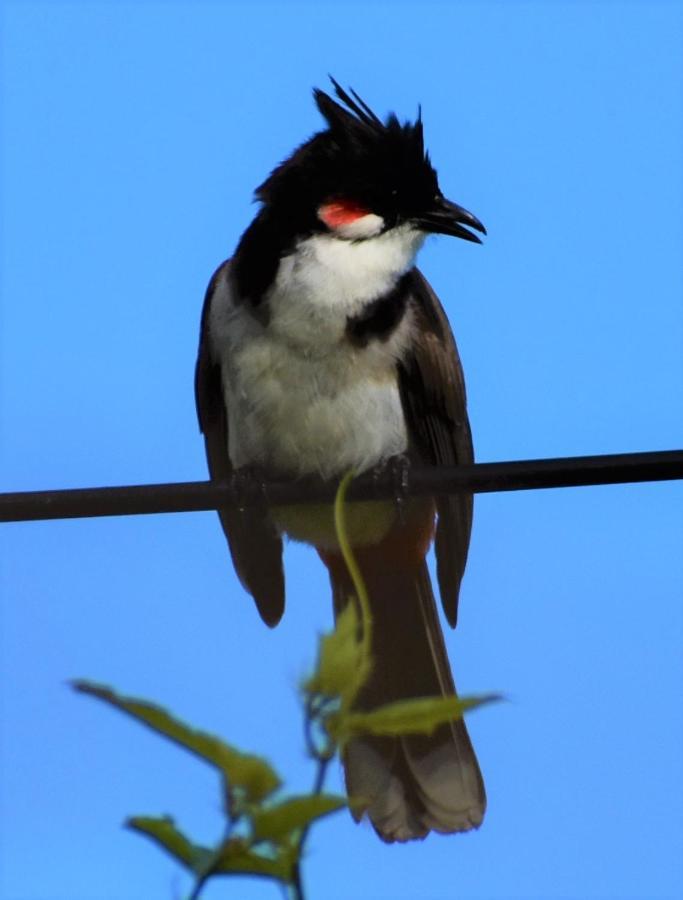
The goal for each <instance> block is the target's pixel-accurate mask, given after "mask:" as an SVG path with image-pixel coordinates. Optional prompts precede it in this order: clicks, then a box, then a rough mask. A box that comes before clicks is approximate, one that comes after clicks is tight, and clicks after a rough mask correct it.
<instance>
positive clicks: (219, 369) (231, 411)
mask: <svg viewBox="0 0 683 900" xmlns="http://www.w3.org/2000/svg"><path fill="white" fill-rule="evenodd" d="M332 83H333V85H334V89H335V93H336V97H337V100H338V101H339V102H337V100H333V99H332V98H331V97H330V96H329V95H327V94H325V93H323V92H322V91H320V90H315V91H314V97H315V102H316V104H317V106H318V109H319V110H320V112H321V113H322V115H323V117H324V119H325V121H326V124H327V127H326V129H325V130H323V131H320V132H318V133H317V134H314V135H313V137H311V138H310V139H309V140H308V141H306V143H304V144H302V146H300V147H299V148H298V149H297V150H295V152H294V153H293V154H292V155H291V156H290V157H289V158H288V159H287V160H285V161H284V162H283V163H281V164H280V165H279V166H277V168H275V169H274V171H273V172H272V173H271V175H270V176H269V177H268V178H267V179H266V181H264V182H263V184H262V185H261V186H260V187H259V188H258V189H257V191H256V198H257V200H258V201H260V204H261V207H260V209H259V211H258V213H257V215H256V217H255V219H254V220H253V222H252V223H251V225H250V226H249V227H248V228H247V230H246V231H245V232H244V234H243V235H242V238H241V239H240V241H239V244H238V246H237V249H236V251H235V254H234V256H233V257H232V258H231V259H230V260H228V261H227V262H225V263H223V264H222V265H221V266H220V267H219V269H218V270H217V271H216V273H215V274H214V276H213V278H212V279H211V282H210V284H209V287H208V290H207V294H206V300H205V303H204V311H203V314H202V327H201V340H200V347H199V359H198V361H197V370H196V396H197V408H198V414H199V422H200V427H201V430H202V432H203V433H204V438H205V441H206V453H207V457H208V464H209V470H210V473H211V477H212V478H213V479H225V478H228V477H230V475H231V473H232V472H233V471H235V470H239V469H241V468H243V467H246V468H248V469H251V470H253V469H256V470H258V471H259V472H262V473H264V474H265V475H266V476H269V477H273V478H279V479H282V478H292V479H295V478H297V477H299V476H305V475H312V474H315V475H319V476H322V477H324V478H326V479H338V478H339V477H340V476H342V475H344V474H345V473H346V472H347V471H348V470H349V469H353V470H355V471H356V472H363V471H365V470H367V469H369V468H371V467H374V466H376V465H381V464H386V463H388V462H389V461H391V460H393V459H394V458H397V457H403V458H407V460H409V461H412V462H413V463H414V464H422V465H455V464H458V463H470V462H472V459H473V451H472V440H471V435H470V427H469V422H468V419H467V412H466V407H465V386H464V381H463V374H462V368H461V365H460V359H459V357H458V352H457V349H456V346H455V341H454V339H453V335H452V334H451V330H450V327H449V325H448V321H447V319H446V315H445V313H444V311H443V309H442V306H441V304H440V302H439V299H438V298H437V296H436V295H435V294H434V292H433V291H432V289H431V287H430V286H429V284H428V283H427V281H426V280H425V279H424V277H423V276H422V275H421V274H420V272H419V271H418V270H417V269H416V268H414V261H415V256H416V254H417V252H418V250H419V249H420V247H421V245H422V243H423V241H424V239H425V237H426V236H427V235H428V234H433V233H437V234H450V235H454V236H456V237H460V238H464V239H465V240H468V241H475V242H477V243H479V242H480V241H479V238H478V237H477V236H476V235H474V234H473V233H472V232H471V231H469V230H468V228H466V227H465V226H469V227H470V228H473V229H475V230H476V231H479V232H482V233H484V234H485V233H486V232H485V229H484V227H483V225H482V224H481V222H479V220H478V219H477V218H475V216H473V215H472V214H471V213H469V212H467V210H465V209H463V208H462V207H460V206H458V205H456V204H455V203H451V202H449V201H448V200H446V199H445V198H444V196H443V194H442V193H441V190H440V189H439V184H438V181H437V175H436V172H435V170H434V168H433V167H432V165H431V163H430V160H429V155H428V154H427V153H425V150H424V144H423V133H422V122H421V117H420V116H418V119H417V121H416V122H415V123H405V124H403V123H400V122H399V121H398V119H397V118H396V116H395V115H393V114H392V115H390V116H389V117H388V118H387V119H386V121H385V122H382V121H381V120H380V119H379V118H378V117H377V116H376V115H375V114H374V113H373V112H372V110H371V109H370V108H369V107H368V106H367V104H366V103H365V102H364V101H363V100H361V99H360V97H359V96H358V95H357V94H356V93H355V92H354V91H351V92H350V93H347V92H346V91H344V90H343V89H342V88H341V87H340V86H339V85H338V84H337V82H336V81H334V79H332ZM400 506H401V507H402V508H397V506H396V504H392V503H388V502H387V503H378V502H372V503H354V504H351V507H350V510H349V522H350V526H349V527H350V530H351V539H352V542H353V546H354V552H355V555H356V557H357V560H358V562H359V565H360V569H361V572H362V575H363V578H364V580H365V583H366V586H367V588H368V593H369V597H370V605H371V614H372V622H373V629H372V648H371V656H372V660H373V665H372V670H371V673H370V676H369V680H368V682H367V684H366V685H365V686H364V688H363V689H362V690H361V693H360V695H359V697H358V699H357V700H356V705H357V707H358V708H360V709H373V708H375V707H378V706H380V705H383V704H385V703H389V702H392V701H396V700H401V699H407V698H411V697H423V696H441V695H450V694H454V693H455V686H454V683H453V677H452V675H451V669H450V665H449V662H448V657H447V654H446V647H445V643H444V639H443V635H442V632H441V627H440V625H439V619H438V613H437V610H436V605H435V602H434V596H433V593H432V588H431V584H430V579H429V574H428V571H427V563H426V561H425V557H426V554H427V551H428V548H429V546H430V544H431V542H432V539H433V538H435V544H436V558H437V574H438V581H439V589H440V593H441V600H442V605H443V609H444V612H445V614H446V618H447V619H448V621H449V623H450V624H451V625H452V626H455V623H456V615H457V605H458V593H459V589H460V581H461V579H462V575H463V572H464V568H465V561H466V557H467V550H468V545H469V539H470V530H471V524H472V498H471V496H470V495H463V494H459V495H456V496H441V497H436V498H433V499H427V500H422V499H421V500H411V501H407V502H406V501H404V502H403V504H401V505H400ZM219 515H220V519H221V523H222V526H223V530H224V531H225V535H226V537H227V540H228V544H229V546H230V551H231V554H232V559H233V563H234V566H235V569H236V570H237V573H238V575H239V577H240V580H241V582H242V584H243V585H244V587H245V588H246V590H247V591H249V593H250V594H251V595H252V596H253V598H254V600H255V601H256V605H257V607H258V610H259V613H260V614H261V617H262V618H263V620H264V621H265V622H266V623H267V624H268V625H270V626H273V625H276V624H277V622H278V621H279V619H280V617H281V616H282V613H283V611H284V574H283V568H282V536H283V535H286V536H288V537H290V538H293V539H295V540H302V541H305V542H307V543H310V544H312V545H313V546H314V547H315V548H316V550H317V552H318V554H319V556H320V557H321V559H322V560H323V562H324V563H325V565H326V566H327V569H328V571H329V575H330V580H331V583H332V591H333V597H334V606H335V613H336V614H339V611H340V609H341V608H343V606H344V605H345V604H346V603H347V602H348V601H349V598H350V597H351V596H352V594H353V587H352V584H351V581H350V578H349V575H348V572H347V570H346V566H345V564H344V562H343V560H342V557H341V554H340V551H339V547H338V545H337V542H336V538H335V534H334V529H333V527H332V524H331V522H332V519H331V513H330V510H329V509H328V508H327V507H324V508H322V509H321V508H310V507H299V508H296V509H294V508H288V509H279V510H270V511H268V510H266V509H259V508H252V507H249V508H246V509H244V510H239V509H225V510H221V511H220V512H219ZM344 767H345V770H346V784H347V789H348V791H349V794H350V795H352V796H357V797H360V798H362V800H363V802H364V803H365V804H366V806H367V808H366V812H367V815H368V817H369V818H370V821H371V822H372V824H373V826H374V827H375V829H376V831H377V833H378V834H379V835H380V837H381V838H382V839H383V840H385V841H407V840H411V839H415V838H423V837H424V836H425V835H426V834H427V833H428V832H429V831H430V830H434V831H438V832H442V833H451V832H457V831H467V830H469V829H471V828H476V827H477V826H478V825H479V824H480V823H481V821H482V818H483V815H484V809H485V806H486V798H485V793H484V785H483V781H482V777H481V773H480V771H479V766H478V764H477V760H476V757H475V755H474V751H473V749H472V745H471V743H470V739H469V736H468V734H467V731H466V729H465V725H464V723H463V722H462V721H456V722H453V723H452V724H448V725H443V726H441V727H440V728H438V729H437V730H436V731H435V732H434V733H432V734H431V735H429V736H425V735H410V736H406V737H400V738H392V737H386V738H385V737H363V738H358V739H355V740H353V741H352V742H350V743H349V745H348V746H347V747H346V750H345V753H344Z"/></svg>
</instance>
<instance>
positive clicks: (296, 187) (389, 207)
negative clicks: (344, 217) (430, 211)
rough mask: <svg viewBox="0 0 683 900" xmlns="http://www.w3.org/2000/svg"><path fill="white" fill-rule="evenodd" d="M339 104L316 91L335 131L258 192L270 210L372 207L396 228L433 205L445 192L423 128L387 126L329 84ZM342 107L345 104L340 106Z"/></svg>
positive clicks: (311, 143) (418, 124) (393, 121)
mask: <svg viewBox="0 0 683 900" xmlns="http://www.w3.org/2000/svg"><path fill="white" fill-rule="evenodd" d="M330 80H331V81H332V85H333V86H334V92H335V95H336V97H337V100H334V99H332V97H330V96H329V94H326V93H325V92H324V91H321V90H320V89H318V88H316V89H315V90H314V92H313V96H314V98H315V102H316V105H317V107H318V109H319V110H320V112H321V113H322V115H323V117H324V119H325V121H326V122H327V125H328V129H327V130H326V131H321V132H318V133H317V134H315V135H313V137H312V138H310V140H308V141H307V142H306V143H305V144H303V145H302V146H301V147H299V148H298V150H296V151H295V152H294V154H293V155H292V156H291V157H290V158H289V159H287V160H286V161H285V162H283V163H281V164H280V165H279V166H278V167H277V168H276V169H275V170H274V171H273V172H272V174H271V175H270V176H269V178H268V179H267V180H266V181H265V182H264V183H263V184H262V185H261V186H260V187H259V188H258V189H257V191H256V197H257V199H259V200H261V201H262V202H263V203H266V204H279V203H280V202H286V203H287V204H288V206H289V208H290V209H291V208H292V204H294V205H296V206H299V208H301V207H302V205H303V206H304V207H308V208H309V209H311V208H312V207H313V208H314V207H315V206H316V205H317V204H319V203H321V202H323V201H324V200H326V199H329V198H331V197H335V196H344V197H350V198H352V199H354V200H357V201H359V202H365V203H367V205H368V206H369V208H371V209H372V210H373V211H375V212H379V213H382V214H383V215H385V217H387V216H388V218H389V220H391V219H394V220H395V219H396V218H397V217H398V216H400V214H401V213H405V214H409V213H412V212H414V211H415V210H419V209H420V208H422V207H423V206H424V205H425V203H426V204H429V202H430V201H431V200H432V198H433V196H434V194H435V193H436V192H437V191H438V184H437V179H436V172H435V171H434V169H433V168H432V165H431V163H430V161H429V155H428V154H427V153H425V149H424V137H423V130H422V120H421V117H420V115H419V114H418V117H417V120H416V121H415V122H403V123H402V122H399V120H398V118H397V117H396V115H395V114H394V113H391V114H390V115H389V116H388V117H387V119H386V120H385V121H384V122H383V121H382V120H381V119H380V118H379V116H377V115H376V114H375V113H374V112H373V111H372V109H370V107H369V106H368V105H367V103H365V101H364V100H362V99H361V98H360V97H359V96H358V94H357V93H356V92H355V91H353V90H351V91H350V93H347V91H345V90H344V89H343V88H342V87H341V85H340V84H339V83H338V82H337V81H335V80H334V78H331V79H330ZM337 101H340V102H337Z"/></svg>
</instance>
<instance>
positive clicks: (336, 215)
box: [318, 200, 370, 228]
mask: <svg viewBox="0 0 683 900" xmlns="http://www.w3.org/2000/svg"><path fill="white" fill-rule="evenodd" d="M369 213H370V210H369V209H365V207H364V206H361V205H360V204H358V203H354V201H353V200H333V201H332V202H330V203H323V205H322V206H321V207H320V208H319V209H318V217H319V218H320V219H321V220H322V221H323V222H324V223H325V225H327V227H328V228H341V227H342V225H350V224H351V223H352V222H355V221H356V219H362V218H363V216H367V215H369Z"/></svg>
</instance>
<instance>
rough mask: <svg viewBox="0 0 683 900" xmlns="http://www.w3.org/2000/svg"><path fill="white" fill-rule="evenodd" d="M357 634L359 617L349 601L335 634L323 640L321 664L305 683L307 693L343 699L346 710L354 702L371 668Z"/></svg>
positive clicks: (326, 636)
mask: <svg viewBox="0 0 683 900" xmlns="http://www.w3.org/2000/svg"><path fill="white" fill-rule="evenodd" d="M358 634H359V621H358V614H357V612H356V606H355V604H354V603H353V602H352V601H350V602H349V603H348V604H347V605H346V607H345V608H344V609H343V610H342V612H341V614H340V615H339V618H338V619H337V624H336V626H335V629H334V631H332V632H330V633H329V634H324V635H323V636H322V637H321V638H320V645H319V650H318V663H317V666H316V670H315V672H314V673H313V675H312V676H311V677H310V678H309V679H308V680H307V681H306V682H305V684H304V690H305V691H307V692H308V693H309V694H314V693H317V694H322V695H324V696H326V697H340V698H341V700H342V704H343V705H344V706H347V707H348V706H349V705H350V704H351V703H352V702H353V700H354V698H355V696H356V694H357V693H358V691H359V689H360V688H361V687H362V685H363V684H364V683H365V681H366V680H367V677H368V674H369V673H370V667H371V662H370V659H369V657H368V655H367V653H366V651H365V646H364V644H363V641H362V640H360V639H359V636H358Z"/></svg>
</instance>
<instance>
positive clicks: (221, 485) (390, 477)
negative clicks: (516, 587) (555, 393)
mask: <svg viewBox="0 0 683 900" xmlns="http://www.w3.org/2000/svg"><path fill="white" fill-rule="evenodd" d="M682 478H683V450H664V451H655V452H650V453H618V454H610V455H605V456H573V457H562V458H559V459H532V460H520V461H510V462H497V463H477V464H476V465H470V466H452V467H441V466H440V467H429V468H415V467H414V468H409V469H408V470H407V479H406V484H405V485H402V486H401V489H400V493H401V495H402V496H403V495H407V496H416V495H418V496H419V495H435V494H451V493H456V492H457V491H469V492H472V493H487V492H491V491H521V490H530V489H538V488H558V487H579V486H585V485H597V484H626V483H633V482H643V481H669V480H675V479H682ZM336 487H337V485H336V484H334V483H330V482H324V481H322V480H320V479H313V478H307V479H300V480H289V481H272V482H271V481H268V482H263V483H261V482H257V490H254V480H253V478H252V479H251V481H250V480H249V479H246V478H245V477H244V476H240V477H236V478H234V479H233V480H231V481H226V482H210V481H189V482H178V483H174V484H144V485H131V486H124V487H102V488H77V489H74V490H57V491H25V492H18V493H5V494H0V522H25V521H30V520H39V519H73V518H84V517H90V516H130V515H142V514H149V513H171V512H191V511H197V510H207V509H218V508H225V507H229V506H234V505H238V506H247V505H249V504H251V503H254V502H256V503H261V504H263V503H266V504H270V505H273V506H277V505H282V504H292V503H315V502H320V501H321V500H329V501H331V500H333V498H334V494H335V490H336ZM396 493H397V485H396V477H395V473H394V472H393V471H391V470H389V469H387V471H384V472H382V471H380V472H379V473H377V472H370V473H365V474H364V475H362V476H359V477H358V478H357V479H355V481H354V482H353V483H352V485H351V487H350V489H349V499H356V500H358V499H366V500H367V499H387V498H392V497H395V496H396Z"/></svg>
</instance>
